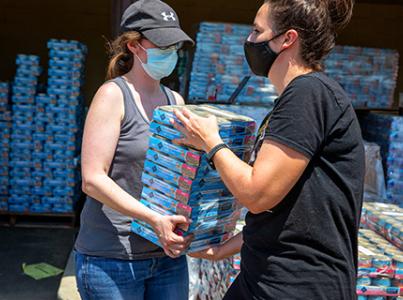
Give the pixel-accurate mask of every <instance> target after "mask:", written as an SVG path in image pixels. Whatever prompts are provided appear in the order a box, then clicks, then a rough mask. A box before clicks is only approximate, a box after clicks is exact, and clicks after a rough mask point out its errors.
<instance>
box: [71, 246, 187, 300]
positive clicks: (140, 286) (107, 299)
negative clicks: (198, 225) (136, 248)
mask: <svg viewBox="0 0 403 300" xmlns="http://www.w3.org/2000/svg"><path fill="white" fill-rule="evenodd" d="M75 261H76V277H77V287H78V290H79V292H80V295H81V298H82V300H92V299H96V300H143V299H144V300H187V299H188V293H189V275H188V268H187V262H186V256H181V257H180V258H177V259H172V258H169V257H163V258H151V259H146V260H119V259H110V258H104V257H96V256H89V255H84V254H81V253H78V252H77V251H76V252H75Z"/></svg>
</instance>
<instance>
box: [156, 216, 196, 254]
mask: <svg viewBox="0 0 403 300" xmlns="http://www.w3.org/2000/svg"><path fill="white" fill-rule="evenodd" d="M181 224H184V225H189V224H190V220H189V219H188V218H186V217H184V216H162V215H159V216H158V217H156V218H155V220H154V222H153V224H152V226H153V228H154V232H155V233H156V234H157V236H158V238H159V242H160V244H161V246H162V247H163V249H164V252H165V254H166V255H168V256H169V257H172V258H177V257H179V256H180V255H181V254H182V253H183V252H184V251H186V250H187V248H188V247H189V245H190V243H191V241H192V239H193V236H191V235H190V236H186V237H183V236H180V235H178V234H176V233H175V232H174V231H175V229H176V228H177V227H178V225H181Z"/></svg>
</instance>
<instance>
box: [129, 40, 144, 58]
mask: <svg viewBox="0 0 403 300" xmlns="http://www.w3.org/2000/svg"><path fill="white" fill-rule="evenodd" d="M139 42H140V41H132V42H128V43H127V44H126V46H127V49H129V51H130V52H131V53H133V54H135V55H139V52H140V50H141V48H140V46H139Z"/></svg>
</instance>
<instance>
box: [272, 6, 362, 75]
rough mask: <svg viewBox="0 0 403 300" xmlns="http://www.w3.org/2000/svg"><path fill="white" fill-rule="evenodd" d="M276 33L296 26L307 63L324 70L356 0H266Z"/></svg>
mask: <svg viewBox="0 0 403 300" xmlns="http://www.w3.org/2000/svg"><path fill="white" fill-rule="evenodd" d="M265 3H268V4H269V5H270V15H271V18H272V20H273V27H274V28H273V29H274V32H275V33H277V34H278V33H281V32H285V31H287V30H288V29H295V30H296V31H297V32H298V34H299V36H300V41H301V57H302V59H303V60H304V61H305V63H306V64H307V66H308V67H311V68H313V69H314V70H316V71H319V70H322V69H323V65H322V60H323V58H324V57H325V56H326V55H327V54H328V53H329V52H330V51H331V50H332V49H333V47H334V46H335V40H336V34H337V32H338V31H340V30H341V29H343V28H344V27H345V26H346V25H347V24H348V23H349V22H350V19H351V16H352V12H353V6H354V0H265Z"/></svg>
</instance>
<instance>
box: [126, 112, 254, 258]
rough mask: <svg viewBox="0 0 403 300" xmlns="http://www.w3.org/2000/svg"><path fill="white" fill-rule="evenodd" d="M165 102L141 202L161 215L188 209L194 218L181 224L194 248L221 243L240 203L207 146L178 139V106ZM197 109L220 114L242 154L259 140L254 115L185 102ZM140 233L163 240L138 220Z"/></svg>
mask: <svg viewBox="0 0 403 300" xmlns="http://www.w3.org/2000/svg"><path fill="white" fill-rule="evenodd" d="M181 108H183V106H163V107H159V108H157V109H156V110H155V111H154V115H153V121H152V122H151V124H150V131H151V133H152V135H151V136H150V139H149V149H148V151H147V154H146V161H145V163H144V171H143V175H142V182H143V185H144V186H143V191H142V195H141V202H142V203H143V204H144V205H146V206H148V207H149V208H151V209H153V210H154V211H157V212H158V213H160V214H162V215H175V214H178V215H183V216H186V217H188V218H190V219H191V220H192V223H191V224H190V225H189V226H188V227H187V228H177V230H176V233H177V234H179V235H184V236H186V235H189V234H192V235H193V236H194V239H193V241H192V243H191V245H190V248H189V250H188V251H189V252H194V251H197V250H201V249H205V248H207V247H209V246H211V245H217V244H220V243H222V242H224V241H225V240H226V239H228V238H229V236H230V235H231V233H232V231H233V230H234V228H235V224H236V221H237V219H238V217H239V213H238V211H237V210H238V205H237V203H236V201H235V199H234V197H233V196H232V195H231V193H230V192H229V190H228V189H227V188H226V186H225V185H224V183H223V182H222V180H221V178H220V176H219V174H218V172H217V171H216V170H213V169H212V168H211V167H210V166H209V164H208V161H207V158H206V154H205V153H204V152H201V151H198V150H196V149H192V148H190V147H185V146H182V145H178V144H177V143H176V142H174V140H176V139H180V138H181V133H180V132H179V131H178V130H177V129H175V128H174V127H173V126H172V124H171V122H170V120H171V119H175V116H174V109H181ZM186 108H188V109H189V110H190V111H192V112H193V113H195V114H197V115H199V116H203V117H207V116H210V115H214V116H216V118H217V121H218V126H219V132H220V135H221V136H222V137H223V140H225V142H226V143H227V144H228V145H229V147H230V148H231V150H232V151H233V152H234V153H235V154H236V155H237V156H238V157H240V158H241V159H244V158H246V157H247V155H248V152H249V151H250V150H251V147H252V145H253V142H254V132H255V129H256V123H255V121H253V119H251V118H248V117H244V116H241V115H237V114H235V113H231V112H228V111H224V110H221V109H218V108H215V107H212V106H209V105H188V106H186ZM132 230H133V232H135V233H136V234H139V235H141V236H142V237H144V238H146V239H148V240H150V241H151V242H153V243H155V244H157V245H159V242H158V238H157V236H156V234H155V233H154V231H153V229H152V228H151V227H150V226H149V225H147V224H145V223H142V222H140V221H138V220H134V221H133V224H132Z"/></svg>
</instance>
